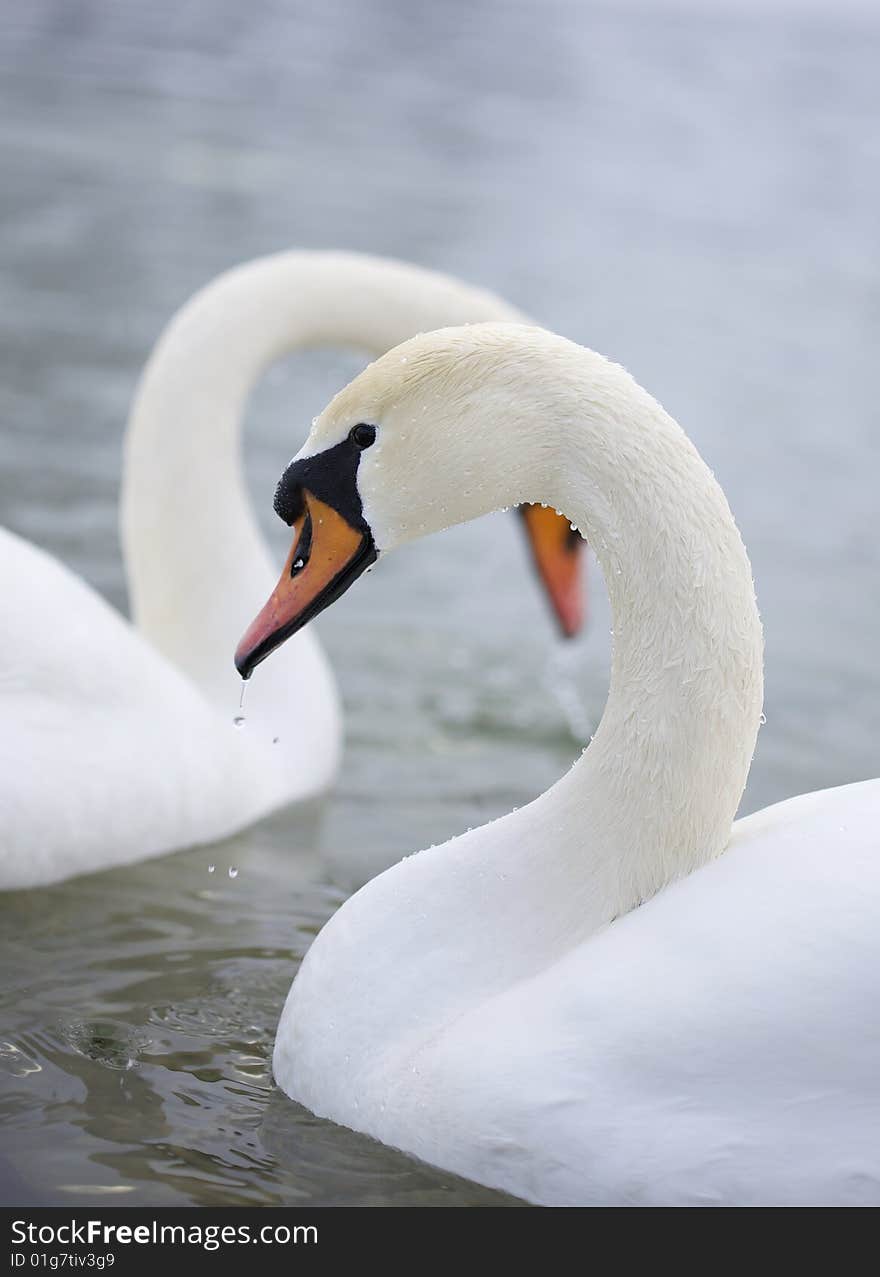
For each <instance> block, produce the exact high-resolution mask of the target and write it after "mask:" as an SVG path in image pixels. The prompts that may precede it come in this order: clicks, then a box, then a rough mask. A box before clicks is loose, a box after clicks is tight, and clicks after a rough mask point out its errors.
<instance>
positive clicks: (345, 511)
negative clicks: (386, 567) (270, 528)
mask: <svg viewBox="0 0 880 1277" xmlns="http://www.w3.org/2000/svg"><path fill="white" fill-rule="evenodd" d="M362 452H363V448H359V447H358V446H357V444H356V443H355V442H354V441H353V440H352V438H351V436H350V435H349V436H348V437H347V438H346V439H343V440H342V442H341V443H337V444H336V446H335V447H333V448H328V449H327V451H326V452H318V453H316V454H315V456H313V457H305V458H303V460H302V461H292V462H291V463H290V465H289V466H288V467H287V469H286V470H285V471H284V474H283V475H282V476H281V479H280V480H279V483H278V487H277V488H276V490H275V513H276V514H277V515H278V516H279V518H281V519H283V520H284V522H285V523H286V524H287V525H288V527H289V526H290V524H292V523H294V522H295V521H296V520H297V519H298V518H299V517H300V515H301V514H302V512H303V503H304V497H303V489H304V488H305V489H307V490H308V491H309V492H311V493H312V495H313V496H316V497H317V498H318V500H319V501H323V502H324V503H325V505H330V506H332V507H333V509H334V510H336V511H338V513H339V514H341V515H342V517H343V518H344V519H345V521H346V522H347V523H349V524H351V526H352V527H353V528H355V529H356V530H357V531H360V532H363V533H365V534H366V533H369V531H370V529H369V526H368V524H367V522H366V520H365V519H364V513H363V505H362V504H361V496H360V493H359V492H358V488H357V468H358V462H359V461H360V459H361V453H362ZM303 531H305V529H303Z"/></svg>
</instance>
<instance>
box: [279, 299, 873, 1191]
mask: <svg viewBox="0 0 880 1277" xmlns="http://www.w3.org/2000/svg"><path fill="white" fill-rule="evenodd" d="M354 422H371V423H373V425H374V427H375V443H374V445H373V446H372V447H371V448H370V449H369V450H368V451H364V452H363V455H362V456H361V457H360V460H359V462H358V464H357V470H356V483H357V490H358V494H359V497H360V500H361V503H362V520H363V521H364V523H365V526H366V527H367V528H368V529H369V534H370V535H371V536H372V538H373V541H374V543H375V547H376V548H377V550H378V551H379V553H385V552H388V551H390V550H392V549H393V548H394V547H395V546H396V545H399V544H401V543H403V542H405V541H407V540H409V539H411V538H412V537H414V536H417V535H421V534H423V533H425V532H430V531H434V530H438V529H439V528H441V527H443V526H445V525H446V524H448V523H452V522H458V521H462V520H464V519H468V518H472V517H475V516H476V515H478V514H482V513H485V512H486V511H487V510H490V509H494V508H496V507H498V506H503V505H507V504H511V503H514V502H521V501H533V502H534V501H538V502H540V501H544V502H548V503H550V504H551V505H554V506H557V507H558V508H560V509H562V510H563V511H564V512H565V513H566V514H567V515H570V516H571V518H572V519H573V520H574V521H575V522H576V523H577V525H578V527H579V528H580V529H581V531H582V532H583V533H584V534H585V535H586V536H587V537H588V539H589V540H590V542H591V544H592V545H593V546H594V548H595V550H596V553H597V556H598V558H599V560H600V562H601V564H602V567H603V570H604V575H605V578H606V581H607V584H608V589H609V595H610V598H611V604H612V611H613V615H614V630H613V650H612V673H611V686H610V691H609V697H608V702H607V705H606V709H605V713H604V715H603V718H602V722H601V724H600V726H599V728H598V730H597V732H596V735H595V738H594V740H593V742H592V743H591V745H590V746H589V748H588V749H587V750H586V751H585V753H584V754H583V756H582V757H581V758H579V759H578V761H577V762H576V763H575V765H574V766H573V767H572V768H571V770H570V771H569V772H568V773H567V774H566V775H565V776H564V777H563V778H562V779H561V780H560V781H559V782H557V784H556V785H554V786H553V787H552V788H551V789H550V790H548V791H547V792H546V793H545V794H543V795H542V796H541V797H540V798H538V799H537V800H536V801H535V802H533V803H531V804H529V805H528V806H527V807H525V808H523V809H521V810H520V811H517V812H513V813H511V814H509V815H508V816H506V817H504V818H502V819H501V820H498V821H495V822H493V823H491V824H489V825H486V826H483V827H482V828H479V829H476V830H473V831H470V832H468V833H467V834H465V835H463V836H461V837H458V838H454V839H452V840H451V841H450V842H448V843H446V844H444V845H442V846H439V847H436V848H432V849H430V850H426V851H422V852H419V853H418V854H416V855H414V856H412V857H409V858H407V859H405V860H403V861H401V862H400V863H399V864H397V865H395V866H394V867H393V868H391V869H389V870H387V871H386V872H385V873H384V874H382V875H380V876H379V877H378V878H376V879H374V880H373V881H372V882H370V883H368V884H367V886H366V887H364V888H362V889H361V890H360V891H359V892H358V893H357V894H355V895H354V896H353V897H352V898H351V899H349V900H348V901H347V902H346V903H345V904H344V905H343V906H342V907H341V909H340V910H339V911H338V912H337V914H336V915H335V916H334V917H333V918H332V919H331V920H330V922H329V923H328V924H327V925H326V926H325V928H324V929H323V931H322V932H321V933H320V934H319V936H318V938H317V939H316V941H315V942H314V944H313V945H312V948H311V949H310V951H309V953H308V954H307V956H306V959H305V961H304V962H303V965H302V967H301V969H300V971H299V973H298V975H297V977H296V979H295V981H294V983H293V986H292V988H291V991H290V994H289V996H288V999H287V1002H286V1005H285V1008H284V1011H283V1014H282V1017H281V1021H280V1024H279V1028H278V1035H277V1039H276V1046H275V1054H274V1071H275V1076H276V1079H277V1081H278V1083H279V1085H280V1086H281V1087H282V1089H283V1090H285V1091H286V1092H287V1094H289V1095H290V1096H292V1097H293V1098H294V1099H296V1100H298V1101H300V1102H301V1103H303V1104H305V1105H307V1106H308V1107H309V1108H310V1109H312V1110H313V1111H314V1112H315V1113H317V1114H318V1115H320V1116H323V1117H327V1118H330V1119H332V1120H334V1121H336V1122H339V1123H342V1124H343V1125H347V1126H350V1127H352V1128H354V1129H356V1130H359V1131H362V1132H365V1133H366V1134H369V1135H372V1136H374V1137H375V1138H377V1139H379V1140H382V1141H384V1142H386V1143H388V1144H391V1145H394V1146H396V1147H398V1148H400V1149H403V1150H405V1151H407V1152H410V1153H412V1154H415V1155H416V1156H418V1157H421V1158H423V1159H424V1160H425V1161H428V1162H431V1163H433V1164H435V1165H438V1166H440V1167H443V1168H445V1169H447V1170H450V1171H454V1172H456V1173H458V1174H461V1175H464V1176H467V1177H469V1178H472V1179H475V1180H478V1181H480V1182H481V1183H484V1184H487V1185H490V1186H492V1187H495V1188H499V1189H505V1190H507V1191H509V1192H512V1193H514V1194H517V1195H518V1196H520V1197H523V1198H525V1199H527V1200H529V1201H532V1202H537V1203H543V1204H548V1205H587V1204H593V1203H604V1204H625V1203H639V1204H644V1205H648V1204H685V1203H687V1204H699V1203H707V1204H708V1203H714V1204H718V1203H725V1204H742V1203H752V1204H785V1203H791V1204H794V1203H799V1204H807V1203H811V1204H813V1203H826V1204H831V1203H835V1204H841V1205H843V1204H850V1205H855V1204H863V1203H866V1202H872V1203H873V1204H878V1203H880V1138H878V1137H880V1018H878V1017H877V1015H876V1014H875V1006H876V985H877V976H878V971H880V927H878V925H877V924H878V915H880V848H878V841H880V834H878V830H880V783H878V782H877V781H870V782H865V783H863V784H859V785H853V786H849V787H846V788H843V789H838V790H832V791H828V792H824V793H818V794H810V795H806V796H803V797H800V798H797V799H793V800H791V801H790V802H787V803H782V804H779V805H777V806H774V807H772V808H770V809H768V810H766V811H764V812H760V813H758V814H756V815H753V816H750V817H748V818H746V819H744V820H741V821H739V822H738V823H736V824H735V825H734V824H733V820H734V816H735V812H736V808H737V806H738V803H739V800H740V797H741V794H742V791H743V787H744V785H745V781H746V777H747V774H748V769H749V765H750V762H751V757H752V753H753V750H754V746H755V741H756V737H757V732H758V727H759V722H760V715H761V704H762V695H763V689H762V648H763V644H762V634H761V626H760V622H759V618H758V612H757V607H756V603H755V597H754V590H753V585H752V578H751V569H750V566H749V562H748V558H747V555H746V552H745V549H744V547H743V544H742V541H741V538H740V536H739V533H738V531H737V529H736V525H735V523H734V520H733V518H732V516H731V513H730V510H729V508H728V506H727V502H726V500H725V498H724V496H723V493H722V492H721V490H720V488H719V487H718V485H717V483H716V482H715V480H714V478H713V477H712V475H711V473H710V472H709V470H708V469H707V467H706V466H705V464H704V463H703V462H702V460H701V459H700V457H699V455H698V454H697V452H696V450H695V449H694V448H693V446H692V445H691V444H690V442H689V441H688V440H687V438H686V436H685V435H684V433H683V432H682V431H681V430H680V428H679V427H678V426H677V425H676V424H675V423H674V422H673V421H672V420H671V418H669V417H668V415H667V414H666V413H665V412H663V410H662V409H661V408H660V406H659V405H658V404H657V403H656V402H655V401H654V400H653V399H651V397H650V396H649V395H647V394H646V392H645V391H643V390H642V389H641V388H640V387H639V386H638V385H637V384H636V383H635V382H634V381H633V380H632V378H630V377H629V376H628V374H626V373H625V372H624V371H623V369H621V368H619V367H617V366H615V365H613V364H610V363H608V362H607V361H606V360H604V359H602V358H601V357H600V356H598V355H596V354H594V353H593V352H591V351H587V350H585V349H583V348H581V347H578V346H576V345H574V344H573V343H570V342H567V341H564V340H563V339H562V338H558V337H555V336H553V335H552V334H548V333H544V332H542V331H541V330H537V329H530V328H525V327H521V326H519V325H507V324H501V325H498V324H486V325H477V326H474V327H471V328H467V329H449V330H445V331H443V332H439V333H433V334H429V335H426V336H424V337H420V338H416V339H414V340H412V341H409V342H407V343H405V344H404V345H403V346H401V347H399V348H398V349H397V350H394V351H391V352H390V353H388V354H387V355H385V356H384V357H383V358H382V359H380V360H378V361H377V363H376V364H374V365H372V366H371V367H370V368H369V369H367V370H366V371H365V372H364V373H363V374H362V375H361V376H360V377H359V378H357V379H355V381H354V382H353V383H352V384H351V385H350V386H349V387H347V388H346V390H344V391H343V392H341V393H340V394H339V395H338V396H337V397H336V398H335V399H334V400H333V401H332V403H331V404H330V406H329V407H328V408H327V409H326V410H325V412H324V413H323V414H322V415H321V416H320V417H319V418H318V419H317V421H316V423H315V425H314V427H313V430H312V434H311V435H310V437H309V440H308V441H307V443H306V445H305V447H304V448H303V449H302V450H301V452H300V453H299V454H298V455H297V457H295V458H294V460H293V462H292V463H291V465H290V466H289V467H288V470H287V471H286V472H285V477H284V479H283V480H282V488H283V489H284V490H285V492H286V493H287V499H288V500H289V499H290V498H291V496H292V494H294V493H295V492H296V491H297V489H298V488H299V489H301V491H302V493H304V495H305V497H306V499H308V497H309V489H308V483H309V482H311V480H310V478H309V476H310V475H312V474H313V473H314V472H315V469H316V464H317V461H316V459H317V460H320V461H321V462H322V464H324V465H325V469H326V465H327V464H329V459H330V458H331V456H334V455H337V453H338V450H339V448H340V446H341V444H340V441H343V440H344V439H345V438H346V437H348V435H347V432H349V431H350V430H351V427H352V425H353V423H354ZM334 449H335V450H336V452H333V451H332V450H334ZM474 475H477V476H479V479H478V481H476V482H475V481H474V478H473V476H474ZM282 488H280V489H279V491H282ZM322 499H323V500H325V501H326V500H328V499H329V498H328V496H327V483H326V481H325V483H324V492H323V498H322ZM290 622H291V618H290V617H288V618H287V624H288V625H289V624H290Z"/></svg>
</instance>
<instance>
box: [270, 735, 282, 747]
mask: <svg viewBox="0 0 880 1277" xmlns="http://www.w3.org/2000/svg"><path fill="white" fill-rule="evenodd" d="M280 740H281V737H280V736H273V737H272V744H273V745H277V744H278V742H279V741H280Z"/></svg>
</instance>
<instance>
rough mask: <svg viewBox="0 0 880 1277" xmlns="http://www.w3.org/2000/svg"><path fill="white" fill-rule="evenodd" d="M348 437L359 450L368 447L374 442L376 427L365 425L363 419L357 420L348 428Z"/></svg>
mask: <svg viewBox="0 0 880 1277" xmlns="http://www.w3.org/2000/svg"><path fill="white" fill-rule="evenodd" d="M348 437H349V439H350V440H351V441H352V443H353V444H354V446H355V447H356V448H360V449H361V450H363V449H364V448H369V447H370V445H371V444H374V443H375V442H376V427H375V426H369V425H367V423H366V422H365V421H359V422H358V423H357V425H356V426H352V428H351V430H349V432H348Z"/></svg>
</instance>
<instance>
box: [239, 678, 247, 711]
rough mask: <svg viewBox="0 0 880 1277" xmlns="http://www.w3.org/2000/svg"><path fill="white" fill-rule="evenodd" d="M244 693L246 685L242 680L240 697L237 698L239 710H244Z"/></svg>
mask: <svg viewBox="0 0 880 1277" xmlns="http://www.w3.org/2000/svg"><path fill="white" fill-rule="evenodd" d="M246 691H247V683H246V682H245V680H244V679H242V680H241V695H240V696H239V698H238V708H239V709H244V694H245V692H246Z"/></svg>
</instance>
